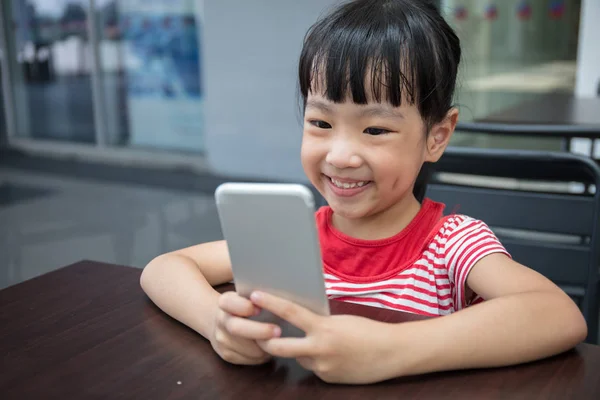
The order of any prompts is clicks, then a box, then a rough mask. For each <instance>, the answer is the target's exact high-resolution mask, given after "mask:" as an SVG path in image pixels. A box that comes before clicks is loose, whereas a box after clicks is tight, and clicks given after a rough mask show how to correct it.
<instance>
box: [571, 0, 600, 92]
mask: <svg viewBox="0 0 600 400" xmlns="http://www.w3.org/2000/svg"><path fill="white" fill-rule="evenodd" d="M599 84H600V0H583V3H582V5H581V25H580V28H579V50H578V55H577V85H576V87H575V94H576V95H577V96H579V97H593V96H596V90H597V89H598V85H599Z"/></svg>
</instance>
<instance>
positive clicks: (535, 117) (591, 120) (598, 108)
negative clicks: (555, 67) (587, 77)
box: [478, 93, 600, 136]
mask: <svg viewBox="0 0 600 400" xmlns="http://www.w3.org/2000/svg"><path fill="white" fill-rule="evenodd" d="M478 121H479V122H490V123H505V124H536V125H577V126H578V125H581V126H595V127H597V128H598V134H599V136H600V98H580V97H575V96H572V95H567V94H560V93H552V94H547V95H544V96H542V97H540V98H539V99H537V100H534V101H529V102H524V103H521V104H518V105H516V106H514V107H512V108H509V109H506V110H503V111H500V112H497V113H494V114H491V115H488V116H486V117H485V118H483V119H480V120H478Z"/></svg>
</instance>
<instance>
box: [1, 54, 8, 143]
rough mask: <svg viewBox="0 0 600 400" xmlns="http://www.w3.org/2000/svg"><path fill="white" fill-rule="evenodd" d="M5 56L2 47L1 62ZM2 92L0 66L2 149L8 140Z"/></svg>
mask: <svg viewBox="0 0 600 400" xmlns="http://www.w3.org/2000/svg"><path fill="white" fill-rule="evenodd" d="M3 54H4V53H3V49H2V47H0V61H1V60H2V56H3ZM2 90H3V88H2V65H1V64H0V147H1V146H2V144H3V143H5V142H6V140H7V132H6V114H5V113H6V111H5V110H4V96H3V94H4V92H3V91H2Z"/></svg>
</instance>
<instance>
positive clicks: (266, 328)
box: [223, 314, 281, 340]
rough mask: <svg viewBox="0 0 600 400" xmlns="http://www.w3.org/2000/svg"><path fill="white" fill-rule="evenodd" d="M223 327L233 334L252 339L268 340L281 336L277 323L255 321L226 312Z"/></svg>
mask: <svg viewBox="0 0 600 400" xmlns="http://www.w3.org/2000/svg"><path fill="white" fill-rule="evenodd" d="M223 328H224V329H225V330H226V331H227V332H228V333H230V334H231V335H234V336H237V337H240V338H245V339H252V340H267V339H273V338H276V337H279V336H281V328H280V327H279V326H277V325H275V324H267V323H264V322H258V321H253V320H250V319H246V318H240V317H236V316H233V315H230V314H225V317H224V318H223Z"/></svg>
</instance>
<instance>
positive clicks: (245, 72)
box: [202, 0, 336, 180]
mask: <svg viewBox="0 0 600 400" xmlns="http://www.w3.org/2000/svg"><path fill="white" fill-rule="evenodd" d="M334 3H336V0H302V1H298V0H277V1H273V0H252V1H239V0H219V1H206V2H205V3H204V15H205V19H204V21H205V22H204V31H203V36H204V40H203V43H202V46H203V48H202V59H203V68H204V76H203V79H204V82H206V86H205V88H206V106H205V118H206V119H205V127H206V128H205V138H206V148H207V155H208V158H209V163H210V164H211V166H212V167H213V168H214V169H215V170H216V171H217V172H219V173H223V174H228V175H236V176H247V177H262V178H266V177H268V178H272V179H292V180H301V179H304V178H303V177H304V174H303V172H302V168H301V165H300V142H301V136H302V128H301V124H300V121H301V116H300V114H299V111H298V110H299V108H298V100H297V90H296V85H297V83H296V75H297V71H296V69H297V62H298V58H299V56H300V50H301V48H302V40H303V38H304V34H305V33H306V30H307V29H308V28H309V27H310V26H311V25H312V24H313V23H314V22H315V21H316V20H317V18H318V17H319V15H320V14H321V13H322V12H323V10H325V9H327V8H329V7H331V5H332V4H334Z"/></svg>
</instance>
